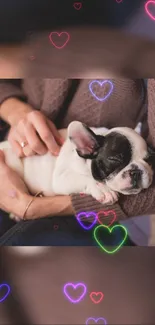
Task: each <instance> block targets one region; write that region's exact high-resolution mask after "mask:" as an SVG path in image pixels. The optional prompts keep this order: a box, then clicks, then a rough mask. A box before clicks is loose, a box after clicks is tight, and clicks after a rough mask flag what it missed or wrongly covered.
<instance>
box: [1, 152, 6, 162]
mask: <svg viewBox="0 0 155 325" xmlns="http://www.w3.org/2000/svg"><path fill="white" fill-rule="evenodd" d="M0 164H5V155H4V152H3V150H0Z"/></svg>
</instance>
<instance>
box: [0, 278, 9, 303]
mask: <svg viewBox="0 0 155 325" xmlns="http://www.w3.org/2000/svg"><path fill="white" fill-rule="evenodd" d="M2 286H6V287H7V289H8V291H7V293H6V294H5V296H4V297H3V298H2V299H0V303H1V302H3V301H4V300H5V299H6V298H7V296H8V295H9V293H10V291H11V289H10V286H9V285H8V284H7V283H2V284H0V289H1V287H2Z"/></svg>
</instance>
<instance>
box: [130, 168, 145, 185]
mask: <svg viewBox="0 0 155 325" xmlns="http://www.w3.org/2000/svg"><path fill="white" fill-rule="evenodd" d="M129 174H130V177H131V180H132V182H133V184H137V183H138V182H139V181H140V180H141V177H142V171H141V170H139V169H138V170H137V169H136V170H130V172H129Z"/></svg>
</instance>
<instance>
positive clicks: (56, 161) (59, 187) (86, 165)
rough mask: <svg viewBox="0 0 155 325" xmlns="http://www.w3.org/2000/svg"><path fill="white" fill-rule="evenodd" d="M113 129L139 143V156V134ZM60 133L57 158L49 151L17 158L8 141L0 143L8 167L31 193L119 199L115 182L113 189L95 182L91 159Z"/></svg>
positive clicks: (109, 200) (105, 201) (98, 130)
mask: <svg viewBox="0 0 155 325" xmlns="http://www.w3.org/2000/svg"><path fill="white" fill-rule="evenodd" d="M72 123H80V122H72ZM72 123H71V124H72ZM75 125H76V124H75ZM91 129H92V130H93V131H94V133H96V134H100V135H102V134H103V135H105V134H106V133H109V132H111V130H110V131H109V130H108V129H107V128H104V127H103V128H91ZM113 130H118V131H119V132H120V133H122V134H123V132H124V134H125V135H126V136H127V137H128V138H129V139H130V141H131V142H134V141H135V143H136V145H138V146H137V147H138V149H137V150H136V152H135V155H137V156H138V155H140V152H141V151H142V150H143V151H144V150H145V148H144V143H143V141H140V140H139V138H141V137H140V136H139V135H137V137H136V135H135V133H134V136H133V134H132V132H131V129H128V128H121V129H120V128H115V129H113ZM60 133H61V134H62V135H63V137H65V138H66V141H65V143H64V145H63V146H62V148H61V150H60V154H59V156H58V157H54V156H53V155H52V154H51V153H49V152H48V153H47V154H45V155H43V156H40V155H35V156H30V157H25V158H22V159H20V158H18V157H17V156H16V155H15V153H14V152H13V150H12V148H11V147H10V145H9V143H8V142H7V141H5V142H2V143H0V149H2V150H3V151H4V154H5V159H6V163H7V164H8V166H10V167H11V168H12V169H13V170H15V171H16V172H17V173H18V174H19V175H20V176H21V177H22V178H23V180H24V181H25V183H26V185H27V187H28V189H29V191H30V192H31V193H32V194H36V192H38V191H42V192H43V194H44V196H53V195H69V194H73V193H81V192H82V193H85V194H88V195H92V196H93V197H94V198H95V199H97V200H99V201H100V202H101V203H103V204H113V203H115V202H116V201H117V200H118V193H117V192H116V191H117V186H116V185H117V184H115V186H112V188H110V187H109V186H107V185H106V184H101V183H100V184H98V182H96V181H95V180H94V178H93V177H92V174H91V168H90V165H91V162H90V160H88V159H87V160H85V159H82V158H81V157H79V155H78V154H77V152H76V148H75V146H74V144H73V143H72V142H71V141H70V139H69V138H68V137H67V130H65V129H63V130H60ZM141 146H142V147H141ZM136 158H137V157H136V156H135V159H136Z"/></svg>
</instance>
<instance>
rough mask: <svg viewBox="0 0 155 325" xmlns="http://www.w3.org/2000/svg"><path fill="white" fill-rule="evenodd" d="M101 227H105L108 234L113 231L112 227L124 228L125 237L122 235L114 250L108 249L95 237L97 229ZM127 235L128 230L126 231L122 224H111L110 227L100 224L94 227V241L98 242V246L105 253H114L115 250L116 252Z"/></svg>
mask: <svg viewBox="0 0 155 325" xmlns="http://www.w3.org/2000/svg"><path fill="white" fill-rule="evenodd" d="M101 228H106V229H107V230H108V231H109V232H110V234H111V233H112V231H113V229H114V228H122V229H123V230H124V232H125V237H124V239H123V240H122V241H121V243H120V244H119V245H118V247H116V248H115V249H114V250H112V251H109V250H108V249H106V248H105V247H104V246H103V245H102V244H101V243H100V241H99V240H98V239H97V237H96V236H97V234H96V233H97V231H98V230H99V229H101ZM127 236H128V232H127V229H126V228H125V227H124V226H122V225H115V226H113V227H112V228H111V229H110V228H109V227H108V226H105V225H100V226H97V227H96V228H95V229H94V239H95V240H96V242H97V243H98V245H99V246H100V248H101V249H103V250H104V251H105V252H106V253H108V254H114V253H115V252H117V251H118V250H119V248H121V247H122V245H123V244H124V242H125V240H126V238H127Z"/></svg>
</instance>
